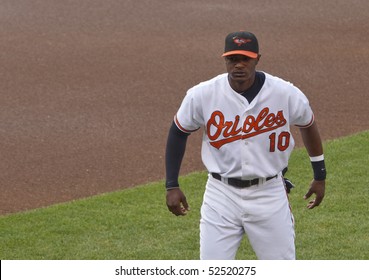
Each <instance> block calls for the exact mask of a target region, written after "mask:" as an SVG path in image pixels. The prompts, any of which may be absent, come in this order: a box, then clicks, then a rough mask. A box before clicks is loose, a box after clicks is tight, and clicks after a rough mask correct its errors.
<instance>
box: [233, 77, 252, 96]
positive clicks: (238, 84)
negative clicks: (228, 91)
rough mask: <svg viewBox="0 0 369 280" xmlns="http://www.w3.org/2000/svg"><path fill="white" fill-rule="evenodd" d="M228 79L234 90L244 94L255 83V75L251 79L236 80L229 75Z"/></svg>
mask: <svg viewBox="0 0 369 280" xmlns="http://www.w3.org/2000/svg"><path fill="white" fill-rule="evenodd" d="M228 81H229V84H230V86H231V88H232V89H233V90H234V91H236V92H238V93H240V94H242V93H243V92H245V91H246V90H248V89H249V88H250V87H251V86H252V85H253V84H254V82H255V75H253V76H252V77H250V79H247V80H235V79H230V78H229V77H228Z"/></svg>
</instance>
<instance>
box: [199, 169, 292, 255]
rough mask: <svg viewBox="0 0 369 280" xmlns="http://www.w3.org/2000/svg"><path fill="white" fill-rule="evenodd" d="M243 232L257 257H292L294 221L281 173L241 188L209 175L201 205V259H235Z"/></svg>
mask: <svg viewBox="0 0 369 280" xmlns="http://www.w3.org/2000/svg"><path fill="white" fill-rule="evenodd" d="M245 233H246V235H247V237H248V239H249V242H250V244H251V246H252V248H253V250H254V251H255V253H256V256H257V258H258V259H261V260H281V259H288V260H292V259H295V231H294V220H293V215H292V213H291V209H290V205H289V202H288V197H287V194H286V191H285V188H284V183H283V179H282V177H281V175H278V177H277V178H275V179H271V180H269V181H266V182H265V183H262V184H259V185H255V186H251V187H248V188H243V189H238V188H235V187H232V186H229V185H227V184H225V183H223V182H221V181H219V180H217V179H214V178H213V177H212V176H211V175H209V178H208V181H207V184H206V190H205V194H204V201H203V205H202V207H201V220H200V259H202V260H216V259H218V260H232V259H234V258H235V256H236V253H237V250H238V248H239V246H240V242H241V240H242V238H243V236H244V234H245Z"/></svg>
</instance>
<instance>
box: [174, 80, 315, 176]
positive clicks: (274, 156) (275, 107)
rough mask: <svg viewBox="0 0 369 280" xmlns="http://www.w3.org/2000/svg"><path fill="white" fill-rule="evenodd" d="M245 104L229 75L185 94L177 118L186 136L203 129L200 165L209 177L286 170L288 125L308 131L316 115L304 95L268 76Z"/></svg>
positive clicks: (290, 141)
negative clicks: (230, 83)
mask: <svg viewBox="0 0 369 280" xmlns="http://www.w3.org/2000/svg"><path fill="white" fill-rule="evenodd" d="M264 74H265V76H266V77H265V82H264V84H263V86H262V88H261V90H260V91H259V93H258V94H257V95H256V97H255V98H254V100H253V101H252V102H251V103H249V102H248V101H247V99H246V98H245V97H243V96H242V95H241V94H239V93H237V92H235V91H234V90H233V89H232V88H231V86H230V85H229V82H228V74H227V73H225V74H221V75H219V76H217V77H215V78H213V79H211V80H208V81H205V82H202V83H200V84H198V85H196V86H194V87H193V88H191V89H189V90H188V92H187V94H186V96H185V98H184V99H183V102H182V104H181V106H180V108H179V110H178V112H177V114H176V116H175V123H176V125H177V127H178V128H179V129H180V130H182V131H184V132H187V133H189V132H193V131H195V130H198V129H199V128H201V127H202V128H204V134H203V140H202V151H201V154H202V160H203V163H204V165H205V166H206V168H207V170H208V171H209V172H214V173H219V174H220V175H221V176H223V177H228V178H242V179H253V178H266V177H269V176H274V175H276V174H278V173H279V172H280V171H281V170H282V169H283V168H285V167H286V166H287V165H288V159H289V157H290V154H291V152H292V150H293V147H294V145H295V142H294V139H293V137H292V134H291V132H290V125H296V126H300V127H308V126H310V125H311V124H312V123H313V122H314V115H313V112H312V110H311V107H310V105H309V101H308V99H307V98H306V96H305V95H304V94H303V93H302V92H301V91H300V90H299V89H298V88H297V87H295V86H294V85H293V84H291V83H289V82H286V81H284V80H282V79H280V78H277V77H274V76H272V75H270V74H267V73H264Z"/></svg>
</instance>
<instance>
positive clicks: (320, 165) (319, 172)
mask: <svg viewBox="0 0 369 280" xmlns="http://www.w3.org/2000/svg"><path fill="white" fill-rule="evenodd" d="M300 132H301V136H302V140H303V142H304V145H305V147H306V150H307V152H308V154H309V157H310V159H311V164H312V167H313V171H314V179H313V180H312V182H311V184H310V188H309V190H308V192H307V193H306V194H305V196H304V199H308V198H310V197H311V195H313V194H315V198H314V199H313V200H311V201H309V203H308V205H307V207H308V208H309V209H313V208H314V207H316V206H319V204H320V203H321V202H322V201H323V198H324V195H325V177H326V170H325V163H324V155H323V145H322V141H321V137H320V134H319V130H318V126H317V124H316V122H315V121H314V122H313V124H312V125H311V126H309V127H304V128H300Z"/></svg>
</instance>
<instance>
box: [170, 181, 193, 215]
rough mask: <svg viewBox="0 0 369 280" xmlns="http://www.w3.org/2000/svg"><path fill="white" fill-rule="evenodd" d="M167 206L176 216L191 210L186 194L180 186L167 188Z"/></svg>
mask: <svg viewBox="0 0 369 280" xmlns="http://www.w3.org/2000/svg"><path fill="white" fill-rule="evenodd" d="M167 206H168V209H169V211H170V212H172V213H173V214H174V215H176V216H184V215H186V214H187V211H189V210H190V208H189V206H188V203H187V200H186V196H185V195H184V194H183V192H182V190H181V189H180V188H175V189H170V190H167Z"/></svg>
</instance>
